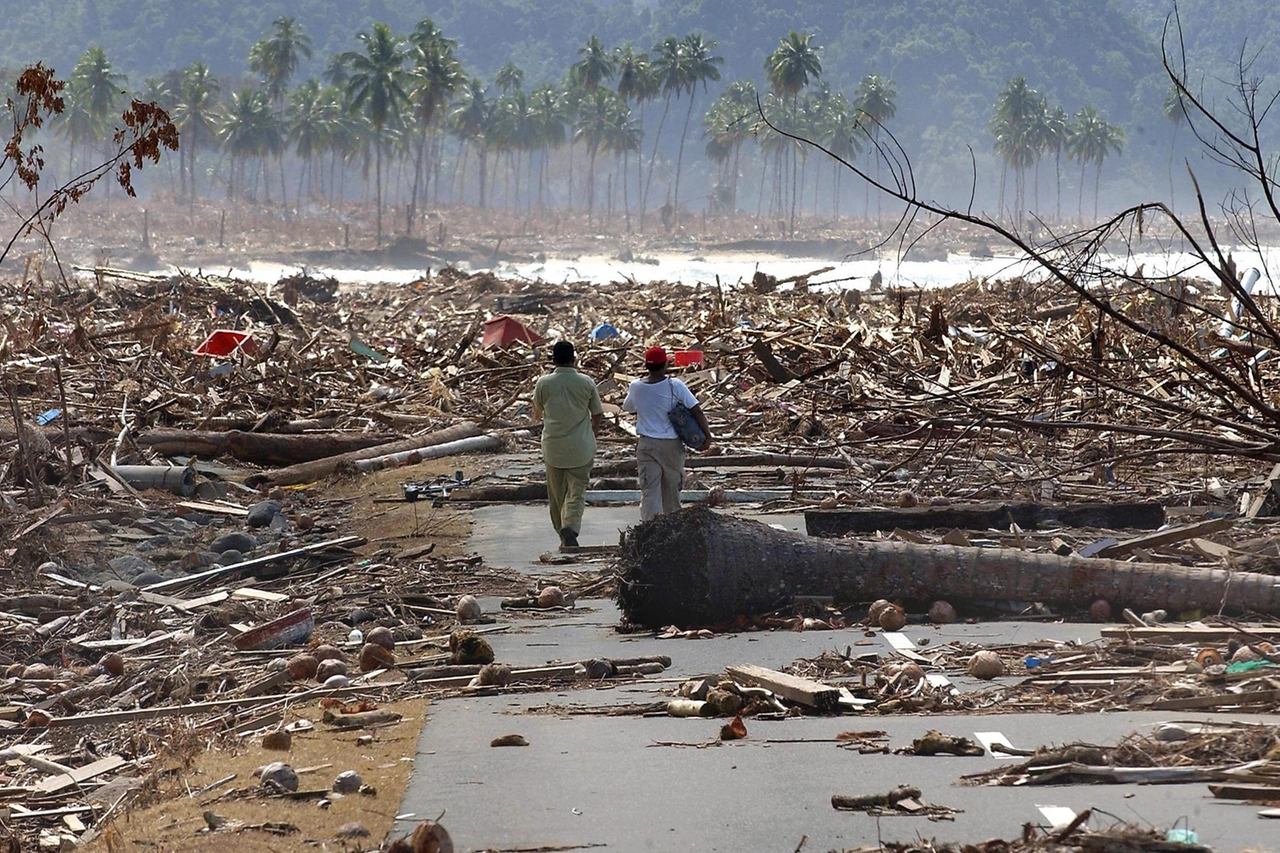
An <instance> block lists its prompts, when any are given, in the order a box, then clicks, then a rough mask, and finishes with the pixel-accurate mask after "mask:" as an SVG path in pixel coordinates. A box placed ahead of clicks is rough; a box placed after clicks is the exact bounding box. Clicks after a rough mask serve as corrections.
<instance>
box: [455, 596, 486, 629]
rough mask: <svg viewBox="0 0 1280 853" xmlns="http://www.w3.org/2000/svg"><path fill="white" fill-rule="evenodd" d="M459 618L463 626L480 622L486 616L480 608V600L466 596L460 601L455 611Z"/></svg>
mask: <svg viewBox="0 0 1280 853" xmlns="http://www.w3.org/2000/svg"><path fill="white" fill-rule="evenodd" d="M454 612H455V613H456V615H457V617H458V622H460V623H461V624H463V625H471V624H473V623H475V622H479V621H480V617H481V616H483V615H484V611H483V610H482V609H481V608H480V599H478V598H476V597H475V596H474V595H464V596H462V598H459V599H458V606H457V607H456V608H455V609H454Z"/></svg>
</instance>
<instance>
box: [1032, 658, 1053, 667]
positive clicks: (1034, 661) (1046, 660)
mask: <svg viewBox="0 0 1280 853" xmlns="http://www.w3.org/2000/svg"><path fill="white" fill-rule="evenodd" d="M1046 663H1053V655H1048V656H1046V657H1036V656H1035V655H1027V669H1035V668H1036V667H1038V666H1040V665H1041V664H1046Z"/></svg>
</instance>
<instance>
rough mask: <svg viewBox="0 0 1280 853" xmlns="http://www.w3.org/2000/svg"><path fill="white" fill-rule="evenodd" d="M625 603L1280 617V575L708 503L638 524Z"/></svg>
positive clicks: (691, 621)
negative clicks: (885, 529)
mask: <svg viewBox="0 0 1280 853" xmlns="http://www.w3.org/2000/svg"><path fill="white" fill-rule="evenodd" d="M620 566H621V568H620V579H621V583H620V586H619V591H618V603H619V605H620V607H621V610H622V613H623V616H624V617H625V618H626V619H627V620H628V621H629V622H631V623H632V624H635V625H642V626H647V627H653V628H657V627H661V626H664V625H671V624H675V625H680V626H686V625H708V624H719V623H727V622H731V621H733V620H734V619H735V617H737V616H739V615H750V614H760V613H767V612H770V611H772V610H775V609H777V608H778V607H779V606H782V605H786V604H789V603H790V601H791V600H792V599H793V598H794V597H795V596H798V595H823V596H831V597H833V598H834V599H835V600H836V601H837V602H839V603H852V602H864V601H871V600H873V599H877V598H887V599H890V600H894V599H898V600H905V601H919V602H928V601H930V600H933V599H937V598H946V599H947V600H949V601H951V602H952V603H953V604H954V603H958V602H964V601H966V600H973V601H992V600H995V601H1038V602H1043V603H1045V604H1047V605H1049V606H1051V607H1058V608H1079V609H1081V610H1083V609H1085V608H1088V607H1089V605H1090V604H1091V603H1092V602H1093V601H1095V600H1097V599H1098V598H1103V599H1106V600H1107V601H1109V602H1110V603H1111V606H1112V607H1113V608H1115V609H1119V608H1120V607H1132V608H1134V609H1135V610H1137V611H1139V612H1141V611H1142V610H1151V609H1155V608H1163V609H1166V610H1169V611H1171V612H1175V613H1176V612H1180V611H1185V610H1197V609H1198V610H1204V611H1208V612H1217V611H1218V609H1219V608H1220V607H1221V608H1222V610H1223V611H1224V612H1226V613H1243V612H1246V611H1249V612H1254V613H1262V614H1266V615H1268V616H1280V579H1278V578H1276V577H1273V576H1271V575H1261V574H1256V573H1251V572H1227V571H1225V570H1222V569H1205V568H1188V567H1183V566H1173V565H1154V564H1149V563H1125V562H1120V561H1117V560H1105V559H1100V558H1085V557H1057V556H1053V555H1050V554H1033V553H1028V552H1026V551H1017V550H1013V549H1000V548H960V547H954V546H949V545H913V544H909V543H901V542H864V541H853V540H819V539H809V538H805V537H803V536H799V535H797V534H794V533H788V532H784V531H779V530H775V529H773V528H771V527H769V526H767V525H765V524H761V523H760V522H757V521H749V520H746V519H740V518H733V517H731V516H724V515H720V514H718V513H715V512H713V511H711V510H707V509H703V508H701V507H691V508H688V509H684V510H681V511H680V512H677V513H672V514H669V515H661V516H658V517H657V518H655V519H653V520H652V521H648V522H645V523H643V524H641V525H640V526H638V527H636V528H633V529H632V530H631V531H630V532H628V534H627V536H626V540H625V542H624V544H623V548H622V555H621V560H620Z"/></svg>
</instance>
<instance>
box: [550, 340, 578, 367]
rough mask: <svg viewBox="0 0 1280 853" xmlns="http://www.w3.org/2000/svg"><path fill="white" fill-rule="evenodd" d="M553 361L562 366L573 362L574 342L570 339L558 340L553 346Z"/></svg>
mask: <svg viewBox="0 0 1280 853" xmlns="http://www.w3.org/2000/svg"><path fill="white" fill-rule="evenodd" d="M551 361H552V362H553V363H554V364H557V365H559V366H560V367H568V366H569V365H571V364H573V344H572V343H570V342H569V341H556V345H555V346H553V347H552V348H551Z"/></svg>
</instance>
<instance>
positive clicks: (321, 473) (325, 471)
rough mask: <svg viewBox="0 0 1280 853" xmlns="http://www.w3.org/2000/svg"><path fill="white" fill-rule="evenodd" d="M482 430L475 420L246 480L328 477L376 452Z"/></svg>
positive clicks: (290, 481)
mask: <svg viewBox="0 0 1280 853" xmlns="http://www.w3.org/2000/svg"><path fill="white" fill-rule="evenodd" d="M480 434H481V433H480V428H479V427H478V426H476V425H475V424H473V423H460V424H455V425H453V426H451V427H449V428H448V429H442V430H440V431H438V432H433V433H428V434H427V435H419V436H415V437H413V438H406V439H402V440H400V441H395V442H392V443H391V444H382V445H378V446H376V447H367V448H365V449H363V450H353V451H351V452H349V453H342V454H339V455H336V456H327V457H325V458H324V459H316V460H314V461H312V462H302V463H299V464H297V465H290V466H289V467H287V468H278V469H276V470H275V471H264V472H263V473H261V474H255V475H253V476H252V477H249V478H248V479H247V480H246V482H247V483H248V485H250V486H253V487H255V488H256V487H258V486H263V485H273V486H291V485H295V484H297V483H309V482H311V481H313V480H318V479H320V478H321V477H327V476H329V475H330V474H332V473H333V472H335V471H337V470H338V469H339V468H343V467H345V466H350V465H352V464H353V463H355V462H357V461H358V460H361V459H372V458H374V457H375V456H385V455H387V454H388V453H401V452H403V451H406V450H416V449H418V448H421V447H429V446H431V445H433V444H445V443H447V442H450V441H457V440H459V439H463V438H472V437H473V436H477V435H480Z"/></svg>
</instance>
